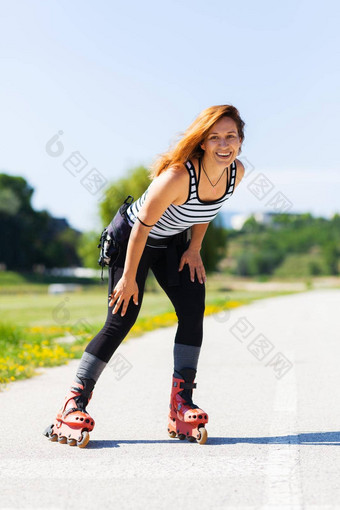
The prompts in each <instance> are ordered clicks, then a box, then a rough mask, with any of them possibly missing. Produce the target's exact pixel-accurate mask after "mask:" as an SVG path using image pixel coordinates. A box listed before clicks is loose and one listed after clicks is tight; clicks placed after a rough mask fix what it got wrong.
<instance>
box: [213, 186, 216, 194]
mask: <svg viewBox="0 0 340 510" xmlns="http://www.w3.org/2000/svg"><path fill="white" fill-rule="evenodd" d="M213 192H214V195H216V188H215V187H214V186H213Z"/></svg>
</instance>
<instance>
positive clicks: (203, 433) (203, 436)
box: [197, 427, 208, 444]
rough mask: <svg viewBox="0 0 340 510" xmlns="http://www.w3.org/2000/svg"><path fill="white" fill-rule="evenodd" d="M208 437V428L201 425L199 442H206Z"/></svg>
mask: <svg viewBox="0 0 340 510" xmlns="http://www.w3.org/2000/svg"><path fill="white" fill-rule="evenodd" d="M207 439H208V432H207V429H206V428H205V427H201V428H200V432H199V435H198V437H197V442H198V443H199V444H205V443H206V441H207Z"/></svg>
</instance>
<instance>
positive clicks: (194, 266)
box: [178, 223, 209, 283]
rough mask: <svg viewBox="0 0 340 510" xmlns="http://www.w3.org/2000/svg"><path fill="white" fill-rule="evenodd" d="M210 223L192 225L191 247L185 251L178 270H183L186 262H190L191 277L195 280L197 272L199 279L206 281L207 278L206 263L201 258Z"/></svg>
mask: <svg viewBox="0 0 340 510" xmlns="http://www.w3.org/2000/svg"><path fill="white" fill-rule="evenodd" d="M208 226H209V223H197V224H196V225H193V226H192V227H191V240H190V244H189V248H188V249H187V250H186V251H185V252H184V253H183V255H182V257H181V261H180V264H179V268H178V271H182V269H183V267H184V265H185V264H188V266H189V271H190V279H191V281H192V282H193V281H194V280H195V273H196V274H197V278H198V281H199V282H200V283H204V282H206V280H207V277H206V274H205V269H204V265H203V262H202V259H201V255H200V250H201V247H202V241H203V238H204V235H205V233H206V231H207V228H208Z"/></svg>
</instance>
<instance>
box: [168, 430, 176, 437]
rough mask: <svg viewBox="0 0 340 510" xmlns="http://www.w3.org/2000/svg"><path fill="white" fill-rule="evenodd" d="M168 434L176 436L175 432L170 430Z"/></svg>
mask: <svg viewBox="0 0 340 510" xmlns="http://www.w3.org/2000/svg"><path fill="white" fill-rule="evenodd" d="M169 436H170V437H172V438H174V437H176V432H174V431H173V430H172V431H171V432H169Z"/></svg>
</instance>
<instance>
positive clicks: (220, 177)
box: [202, 160, 228, 193]
mask: <svg viewBox="0 0 340 510" xmlns="http://www.w3.org/2000/svg"><path fill="white" fill-rule="evenodd" d="M202 168H203V172H204V173H205V175H206V176H207V179H208V181H209V182H210V184H211V186H212V187H213V188H214V193H216V190H215V186H216V184H218V183H219V182H220V180H221V179H222V175H223V174H224V172H225V170H226V169H225V168H223V172H222V173H221V175H220V176H219V178H218V179H217V181H216V182H215V184H213V183H212V182H211V180H210V179H209V175H208V174H207V172H206V171H205V168H204V164H203V160H202ZM226 168H228V167H226Z"/></svg>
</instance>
